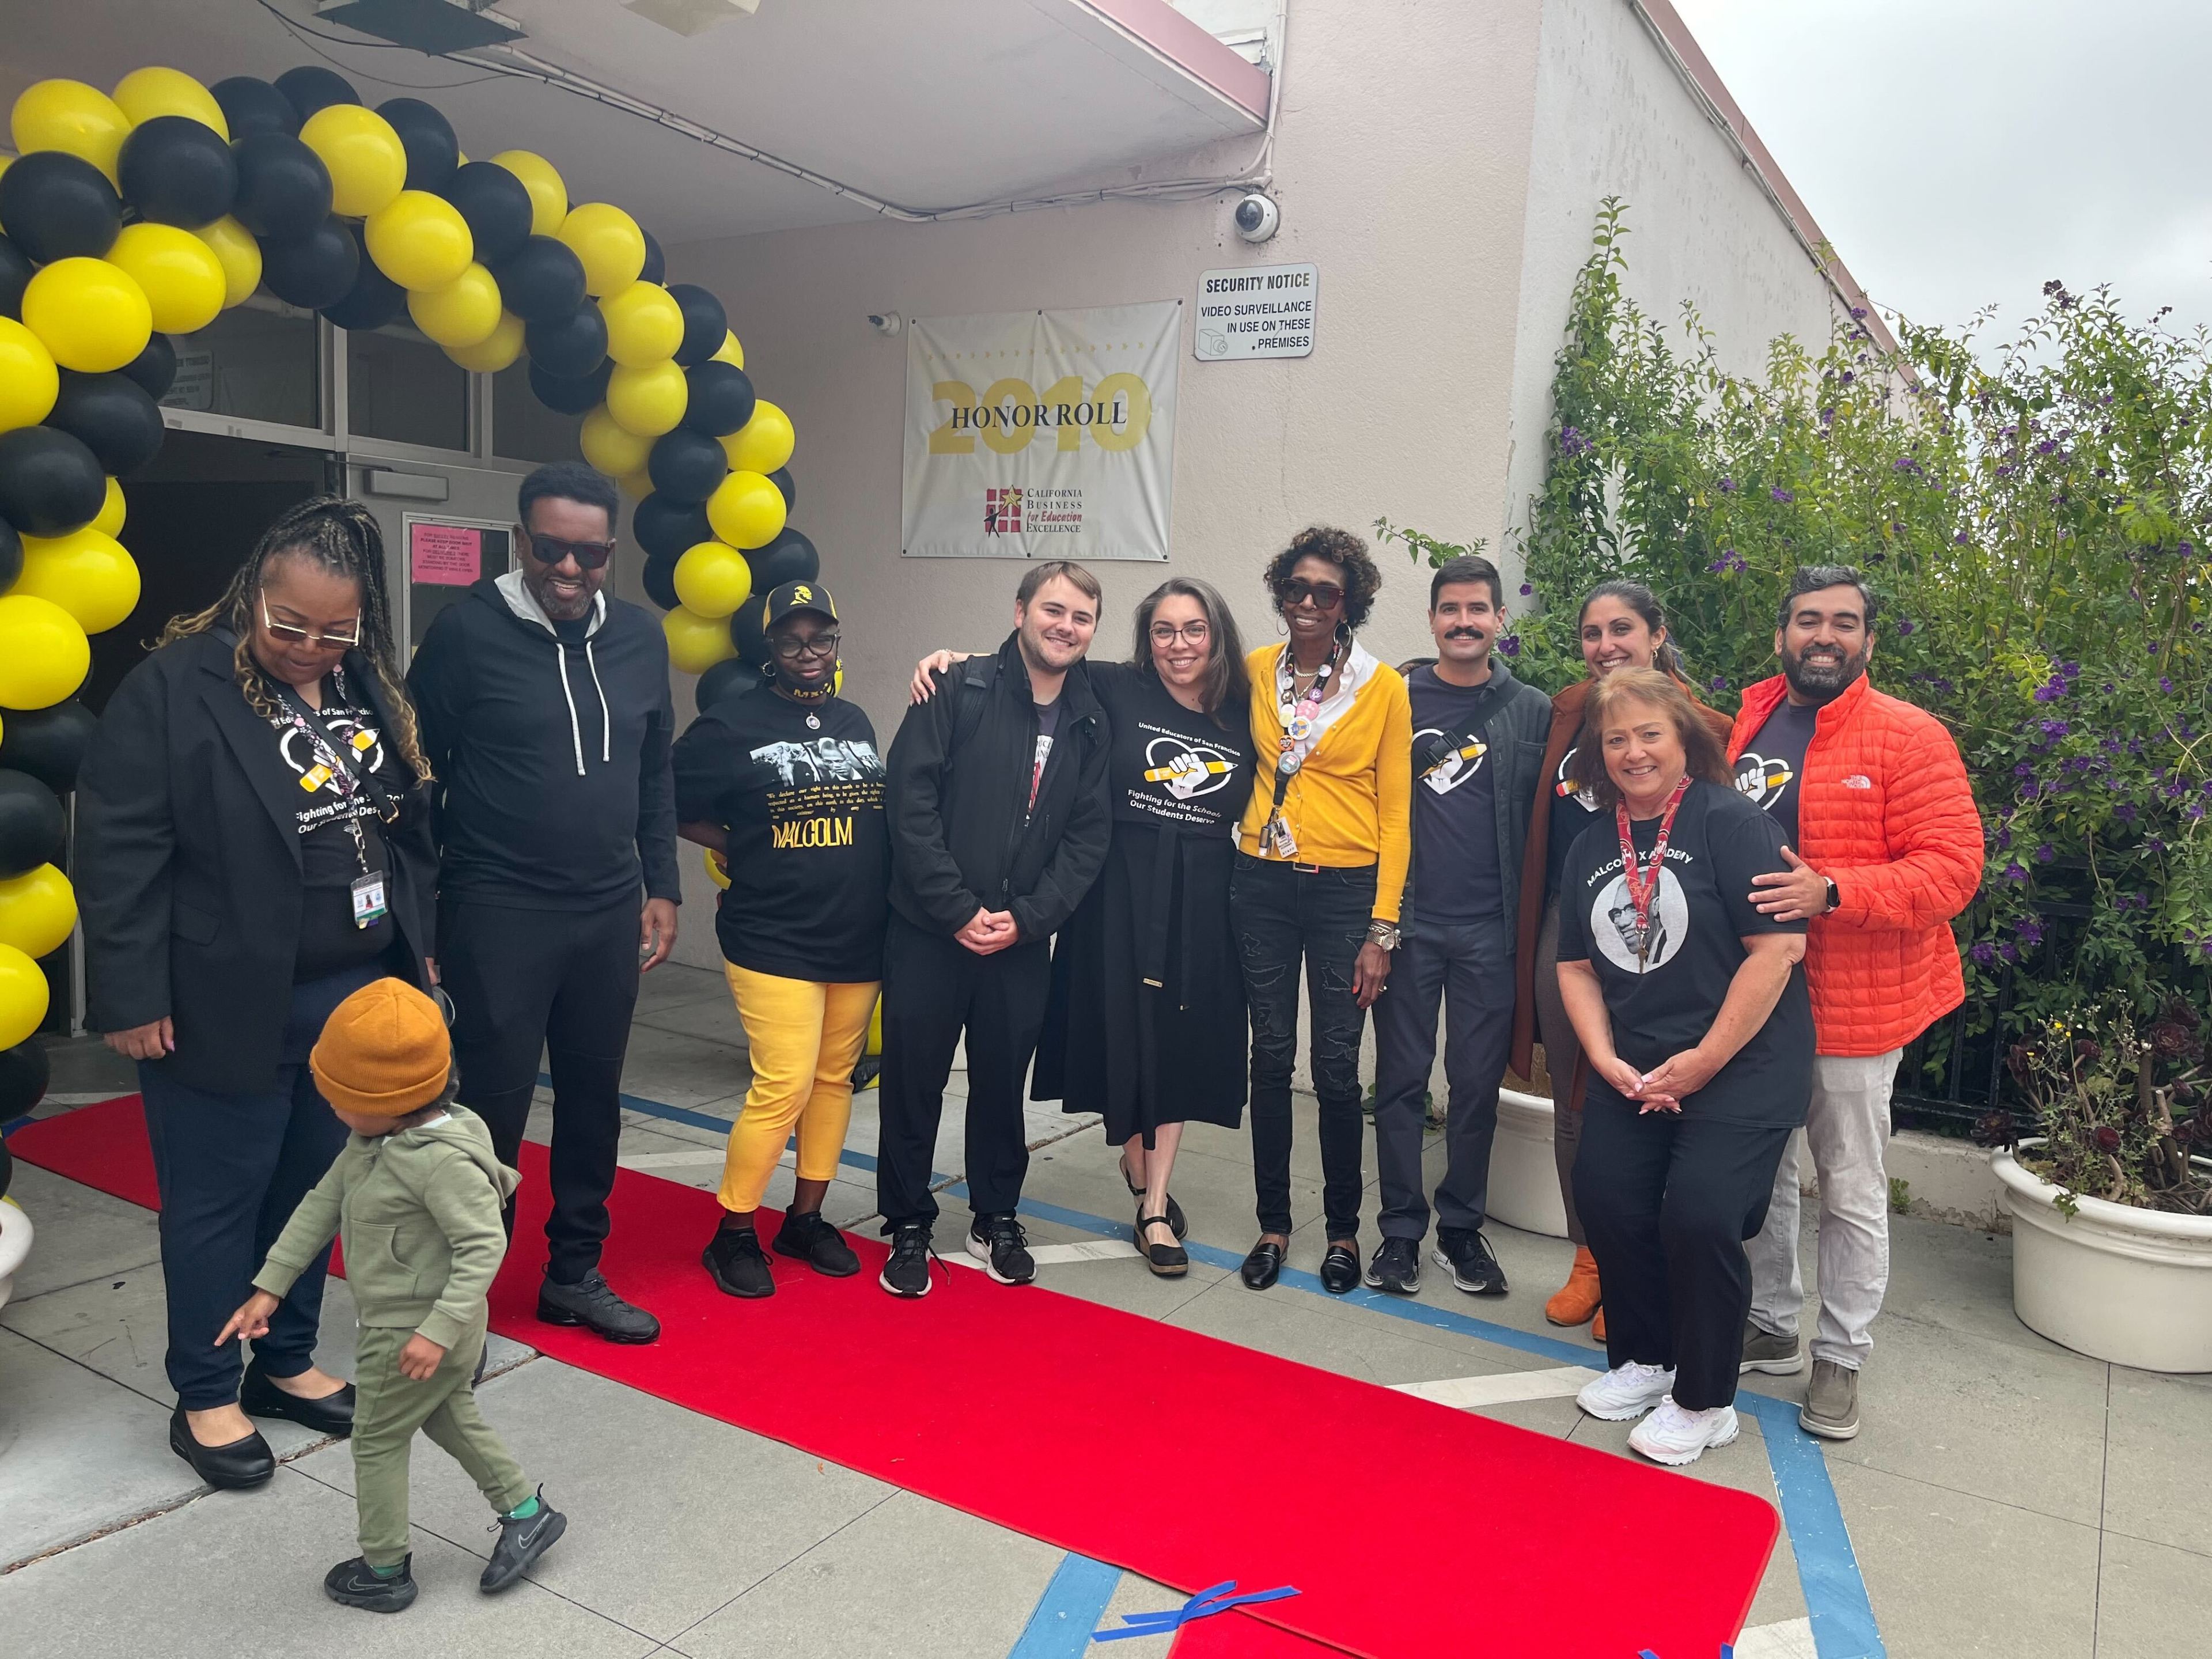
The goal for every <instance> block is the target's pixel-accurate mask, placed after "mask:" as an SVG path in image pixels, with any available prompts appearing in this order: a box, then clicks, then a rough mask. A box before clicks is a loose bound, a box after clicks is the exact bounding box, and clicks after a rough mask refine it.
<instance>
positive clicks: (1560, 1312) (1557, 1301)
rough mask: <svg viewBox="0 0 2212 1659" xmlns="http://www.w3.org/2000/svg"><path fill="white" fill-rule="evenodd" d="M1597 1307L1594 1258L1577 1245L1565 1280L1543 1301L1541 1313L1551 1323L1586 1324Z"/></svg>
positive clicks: (1595, 1260) (1595, 1261) (1595, 1262)
mask: <svg viewBox="0 0 2212 1659" xmlns="http://www.w3.org/2000/svg"><path fill="white" fill-rule="evenodd" d="M1597 1307H1598V1286H1597V1258H1596V1257H1595V1256H1594V1255H1591V1254H1590V1253H1589V1250H1588V1249H1577V1250H1576V1251H1575V1265H1574V1267H1573V1269H1572V1271H1571V1272H1570V1273H1568V1274H1567V1282H1566V1283H1565V1285H1561V1286H1560V1287H1559V1289H1558V1290H1557V1291H1554V1292H1553V1295H1552V1299H1551V1300H1550V1301H1549V1302H1547V1303H1546V1304H1544V1317H1545V1318H1547V1319H1548V1320H1550V1321H1551V1322H1552V1323H1553V1324H1554V1325H1582V1324H1587V1323H1588V1322H1589V1318H1590V1316H1591V1315H1593V1314H1595V1312H1596V1311H1597Z"/></svg>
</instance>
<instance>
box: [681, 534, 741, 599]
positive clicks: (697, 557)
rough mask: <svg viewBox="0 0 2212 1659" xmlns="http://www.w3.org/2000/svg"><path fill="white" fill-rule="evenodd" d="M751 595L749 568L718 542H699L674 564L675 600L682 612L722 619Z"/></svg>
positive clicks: (738, 555) (730, 550)
mask: <svg viewBox="0 0 2212 1659" xmlns="http://www.w3.org/2000/svg"><path fill="white" fill-rule="evenodd" d="M752 594H753V568H752V566H750V564H748V563H746V562H745V556H744V554H742V553H740V552H738V550H737V549H736V548H734V547H730V546H726V545H725V544H723V543H720V542H700V543H697V544H695V545H693V546H691V547H689V548H687V549H685V550H684V556H683V557H682V558H680V559H678V560H677V561H676V597H677V598H678V599H681V600H683V601H684V609H685V610H686V611H696V612H697V613H698V614H699V615H701V616H702V617H726V616H728V615H729V614H730V612H732V611H735V610H736V609H737V608H738V606H739V605H743V604H744V602H745V601H746V600H747V599H750V598H751V597H752Z"/></svg>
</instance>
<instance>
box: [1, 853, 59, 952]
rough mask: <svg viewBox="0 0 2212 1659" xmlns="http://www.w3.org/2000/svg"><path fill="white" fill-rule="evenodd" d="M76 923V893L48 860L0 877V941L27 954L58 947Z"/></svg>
mask: <svg viewBox="0 0 2212 1659" xmlns="http://www.w3.org/2000/svg"><path fill="white" fill-rule="evenodd" d="M74 927H76V891H75V890H73V889H72V888H71V887H70V878H68V877H67V876H65V875H64V874H63V873H62V872H60V871H58V870H57V869H55V868H54V866H52V865H51V864H42V865H40V866H39V867H38V868H37V869H35V870H27V871H25V872H23V873H22V874H21V875H20V876H11V877H9V878H8V879H6V880H4V881H0V945H12V946H14V947H15V949H16V950H18V951H21V952H22V953H23V954H24V955H25V956H27V957H42V956H44V955H46V952H47V951H58V950H60V949H61V947H62V944H63V941H64V940H65V939H68V938H69V936H70V929H72V928H74Z"/></svg>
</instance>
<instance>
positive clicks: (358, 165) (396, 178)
mask: <svg viewBox="0 0 2212 1659" xmlns="http://www.w3.org/2000/svg"><path fill="white" fill-rule="evenodd" d="M300 142H301V143H303V144H305V145H306V146H307V148H308V149H311V150H313V151H314V152H315V154H316V155H319V156H321V157H322V159H323V165H324V166H325V167H327V168H329V169H330V174H331V212H333V213H336V214H340V215H343V216H344V217H346V218H349V219H361V218H366V217H367V216H368V215H370V214H372V213H374V212H376V211H377V210H379V209H381V208H386V207H389V206H390V205H391V204H392V199H393V198H394V197H397V196H398V194H399V191H400V190H401V188H402V187H403V186H404V185H405V184H406V182H407V147H406V146H405V145H404V144H402V143H400V142H399V135H398V133H396V132H394V131H392V123H391V122H389V121H387V120H386V119H385V118H383V117H382V116H381V115H379V114H378V113H377V112H375V111H374V110H373V109H370V108H369V107H368V106H366V105H364V104H325V106H323V107H322V108H320V109H319V110H317V111H316V112H314V113H313V115H310V116H309V117H308V118H307V119H306V120H305V121H304V122H302V123H301V125H300Z"/></svg>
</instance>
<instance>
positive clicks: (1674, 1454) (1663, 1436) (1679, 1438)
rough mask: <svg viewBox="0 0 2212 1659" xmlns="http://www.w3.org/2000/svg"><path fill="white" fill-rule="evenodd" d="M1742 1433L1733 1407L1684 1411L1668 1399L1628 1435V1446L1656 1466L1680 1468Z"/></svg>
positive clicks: (1672, 1399) (1671, 1399)
mask: <svg viewBox="0 0 2212 1659" xmlns="http://www.w3.org/2000/svg"><path fill="white" fill-rule="evenodd" d="M1740 1432H1741V1425H1739V1424H1738V1423H1737V1422H1736V1417H1735V1407H1733V1406H1710V1407H1706V1408H1705V1410H1704V1411H1701V1412H1692V1411H1685V1410H1684V1409H1683V1408H1682V1407H1680V1406H1678V1405H1676V1404H1675V1403H1674V1395H1671V1394H1670V1395H1668V1396H1667V1397H1666V1399H1664V1400H1662V1401H1660V1402H1659V1409H1658V1410H1657V1411H1656V1412H1654V1413H1651V1415H1650V1416H1649V1417H1647V1418H1645V1419H1644V1420H1643V1421H1642V1422H1641V1423H1638V1425H1636V1426H1635V1427H1634V1428H1632V1429H1631V1430H1630V1431H1628V1443H1629V1445H1630V1446H1631V1447H1632V1449H1635V1450H1637V1451H1639V1452H1641V1453H1643V1454H1644V1456H1646V1457H1648V1458H1650V1460H1651V1461H1652V1462H1655V1463H1664V1464H1666V1465H1668V1467H1669V1468H1680V1467H1681V1466H1682V1465H1683V1464H1685V1463H1694V1462H1697V1461H1698V1455H1699V1453H1701V1452H1703V1451H1705V1450H1706V1449H1708V1448H1709V1447H1713V1446H1725V1445H1727V1444H1728V1443H1729V1441H1731V1440H1733V1439H1735V1437H1736V1436H1737V1434H1739V1433H1740Z"/></svg>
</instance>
